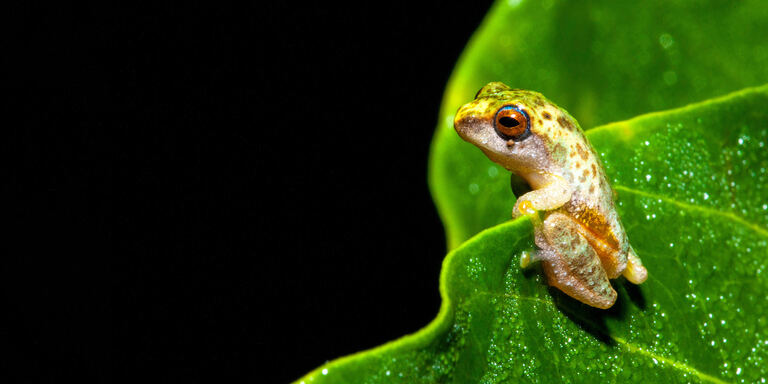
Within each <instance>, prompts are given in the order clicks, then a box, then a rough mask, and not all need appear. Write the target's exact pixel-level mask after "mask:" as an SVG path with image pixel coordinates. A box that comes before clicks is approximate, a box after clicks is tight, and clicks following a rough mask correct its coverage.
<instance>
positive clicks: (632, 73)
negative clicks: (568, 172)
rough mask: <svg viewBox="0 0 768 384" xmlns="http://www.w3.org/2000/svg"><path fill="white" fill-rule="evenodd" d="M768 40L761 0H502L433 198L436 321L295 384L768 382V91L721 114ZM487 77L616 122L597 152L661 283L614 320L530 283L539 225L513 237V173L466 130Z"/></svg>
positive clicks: (451, 107)
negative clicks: (441, 251) (445, 249)
mask: <svg viewBox="0 0 768 384" xmlns="http://www.w3.org/2000/svg"><path fill="white" fill-rule="evenodd" d="M766 28H768V7H766V6H765V5H764V4H763V2H761V1H759V0H749V1H740V2H732V1H709V2H689V1H686V2H678V1H654V2H634V3H631V2H630V3H628V2H616V1H610V0H602V1H594V2H589V4H586V3H583V2H572V1H571V2H567V1H557V0H542V1H530V0H507V1H499V2H497V3H496V4H495V5H494V7H493V9H492V10H491V12H490V13H489V15H488V16H487V17H486V20H485V21H484V23H483V25H482V26H481V27H480V29H479V30H478V31H477V32H476V34H475V35H474V37H473V38H472V40H471V42H470V44H469V45H468V47H467V48H466V50H465V52H464V54H463V56H462V58H461V59H460V61H459V63H458V65H457V67H456V70H455V71H454V74H453V76H452V78H451V80H450V82H449V84H448V88H447V90H446V94H445V98H444V100H443V107H442V111H441V116H440V120H439V124H438V128H437V131H436V134H435V138H434V140H433V143H432V152H431V158H430V173H429V180H430V187H431V189H432V193H433V197H434V199H435V202H436V204H437V207H438V211H439V212H440V215H441V217H442V219H443V223H444V225H445V228H446V232H447V238H448V243H449V244H448V245H449V247H450V248H451V249H453V250H452V251H451V252H450V253H449V255H448V256H447V257H446V259H445V261H444V263H443V269H442V271H441V283H440V291H441V294H442V297H443V304H442V307H441V310H440V313H439V314H438V316H437V318H436V319H435V320H434V321H433V322H432V323H430V324H429V325H428V326H427V327H425V328H424V329H422V330H421V331H419V332H417V333H415V334H413V335H409V336H406V337H403V338H402V339H399V340H396V341H394V342H391V343H389V344H386V345H383V346H381V347H378V348H375V349H372V350H369V351H365V352H361V353H358V354H355V355H352V356H348V357H344V358H341V359H338V360H335V361H332V362H330V363H328V364H325V365H324V366H321V367H319V368H318V369H316V370H314V371H312V372H310V373H309V374H308V375H307V376H305V377H304V378H302V379H299V380H298V381H297V382H306V383H309V382H312V383H384V382H411V383H413V382H418V383H434V382H446V383H468V382H481V383H499V382H516V381H531V382H560V381H573V382H590V381H591V382H619V381H621V382H624V381H628V382H761V381H762V380H763V379H765V380H768V369H766V368H763V367H764V366H767V365H768V362H766V360H768V320H767V319H766V318H767V317H768V316H766V312H767V311H768V308H766V305H765V302H766V301H768V280H767V279H766V276H765V274H766V264H768V229H767V228H768V190H767V189H768V179H767V177H768V176H766V174H767V172H768V171H767V170H768V152H767V151H766V150H768V86H762V87H760V88H755V89H745V90H743V91H740V92H738V93H736V94H732V95H729V96H726V97H724V98H719V99H712V98H716V97H721V95H725V94H727V93H728V92H732V91H737V90H740V89H744V88H746V87H750V86H759V85H761V84H765V83H768V39H765V30H766ZM489 81H503V82H505V83H507V84H508V85H510V86H513V87H517V88H527V89H532V90H536V91H539V92H542V93H543V94H544V95H546V96H547V97H548V98H549V99H550V100H552V101H554V102H555V103H557V104H558V105H560V106H562V107H564V108H565V109H567V110H568V111H569V112H570V113H571V114H572V115H573V116H574V117H576V119H577V120H579V122H580V123H581V125H582V127H584V128H589V127H593V126H596V125H602V126H599V127H597V128H594V129H592V130H589V131H588V133H587V136H588V138H589V139H590V141H592V143H593V145H594V147H595V148H596V150H597V151H598V153H599V154H600V155H601V157H602V160H603V163H604V165H605V167H606V171H607V174H608V176H609V177H610V179H611V181H612V184H613V186H614V189H615V190H616V192H617V203H618V206H617V208H618V210H619V213H620V215H621V217H622V220H623V222H624V225H625V227H626V229H627V232H628V235H629V239H630V241H631V243H632V245H633V246H634V248H635V249H636V250H637V252H638V254H639V255H640V257H641V258H642V259H643V261H644V263H645V265H646V267H647V268H648V270H649V273H650V277H649V279H648V281H647V282H646V283H644V284H643V285H641V286H634V285H632V284H629V283H627V282H626V281H625V280H623V279H618V280H614V281H613V284H614V287H615V288H616V290H617V292H618V293H619V298H618V300H617V303H616V304H615V306H614V307H613V308H611V309H610V310H607V311H603V310H598V309H594V308H591V307H588V306H585V305H583V304H581V303H579V302H576V301H574V300H573V299H571V298H570V297H568V296H565V295H564V294H562V293H560V292H559V291H557V290H555V289H552V288H548V287H547V286H546V283H545V281H544V279H543V277H542V275H541V271H540V270H539V268H538V267H534V268H532V269H529V270H525V271H523V270H521V269H520V268H519V264H518V262H519V257H520V255H521V253H522V252H525V251H531V247H532V246H533V241H532V238H531V237H532V234H531V226H530V223H529V222H528V221H527V220H525V219H522V220H516V221H508V220H509V218H510V212H511V209H512V205H513V204H514V196H513V195H512V193H511V191H510V188H509V176H508V173H507V171H505V170H503V169H501V168H500V167H498V166H496V165H494V164H493V163H491V162H490V161H489V160H488V159H487V158H485V156H484V155H483V154H482V153H481V152H480V151H479V150H477V149H476V148H475V147H473V146H472V145H470V144H467V143H465V142H463V141H461V140H460V139H459V138H458V136H457V135H456V133H455V132H454V131H453V127H452V120H453V114H454V112H455V111H456V110H457V108H458V107H459V106H460V105H461V104H463V103H466V102H467V101H469V100H471V98H472V96H473V95H474V93H475V92H476V91H477V90H478V89H479V88H480V87H481V86H482V85H484V84H485V83H487V82H489ZM707 99H711V100H709V101H705V102H703V103H700V104H696V105H692V106H689V107H684V108H681V107H683V106H685V105H687V104H690V103H693V102H698V101H701V100H707ZM670 108H679V109H675V110H671V111H667V112H660V113H650V114H646V113H649V112H653V111H659V110H663V109H670ZM641 114H645V115H641ZM637 115H641V116H639V117H637V118H633V119H630V120H625V121H622V122H619V123H614V124H607V123H609V122H611V121H618V120H623V119H629V118H631V117H633V116H637Z"/></svg>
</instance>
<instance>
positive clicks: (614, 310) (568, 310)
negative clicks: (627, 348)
mask: <svg viewBox="0 0 768 384" xmlns="http://www.w3.org/2000/svg"><path fill="white" fill-rule="evenodd" d="M611 283H612V285H613V286H614V289H616V291H617V293H618V294H619V295H618V297H617V298H616V303H614V304H613V306H612V307H611V308H608V309H599V308H594V307H591V306H589V305H587V304H584V303H582V302H580V301H578V300H575V299H573V298H572V297H570V296H568V295H566V294H564V293H563V292H562V291H560V290H559V289H557V288H554V287H549V294H550V295H551V296H552V299H553V300H554V302H555V306H556V307H557V309H558V310H559V311H560V312H561V313H562V314H564V315H565V316H567V317H568V318H569V319H570V320H571V321H573V322H574V323H576V324H577V325H578V326H579V327H581V328H582V329H583V330H585V331H586V332H588V333H590V334H591V335H592V336H594V337H595V339H597V340H599V341H600V342H602V343H603V344H605V345H608V346H615V345H616V341H615V340H614V339H613V338H612V337H611V335H610V330H609V329H608V327H607V325H606V320H607V319H609V318H612V319H616V320H618V321H626V320H627V314H628V309H629V308H628V303H629V302H632V303H633V304H634V305H636V306H637V307H638V308H639V309H640V310H641V311H643V310H645V308H646V302H645V297H644V296H643V293H642V291H641V290H640V289H639V288H638V287H637V286H636V285H634V284H632V283H630V282H628V281H627V280H626V279H624V278H619V279H617V280H613V281H612V282H611Z"/></svg>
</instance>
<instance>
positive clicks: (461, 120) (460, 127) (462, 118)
mask: <svg viewBox="0 0 768 384" xmlns="http://www.w3.org/2000/svg"><path fill="white" fill-rule="evenodd" d="M468 109H469V108H468V106H467V105H463V106H462V107H461V108H459V110H458V111H457V112H456V116H455V117H454V118H453V129H455V130H456V133H458V134H459V136H461V138H462V139H464V140H467V139H468V137H469V135H470V133H471V131H472V130H473V128H472V127H474V126H476V125H477V120H478V118H477V117H475V116H474V115H473V114H472V113H470V112H469V111H468Z"/></svg>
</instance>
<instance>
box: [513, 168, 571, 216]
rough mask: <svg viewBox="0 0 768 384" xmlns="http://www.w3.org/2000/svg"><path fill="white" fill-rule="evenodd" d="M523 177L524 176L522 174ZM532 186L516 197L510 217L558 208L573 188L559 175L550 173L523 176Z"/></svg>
mask: <svg viewBox="0 0 768 384" xmlns="http://www.w3.org/2000/svg"><path fill="white" fill-rule="evenodd" d="M524 177H525V176H524ZM525 178H526V179H527V180H529V182H531V181H533V182H532V183H531V184H536V185H532V187H534V190H533V191H530V192H528V193H526V194H524V195H522V196H520V197H518V199H517V202H515V206H514V207H513V208H512V217H513V218H518V217H520V216H521V215H526V216H533V215H535V214H536V211H549V210H552V209H556V208H560V207H562V206H563V204H565V203H567V202H568V200H570V199H571V195H572V194H573V188H572V187H571V186H570V185H569V184H568V182H566V181H565V179H563V178H562V177H560V176H557V175H552V174H537V175H534V176H533V177H532V175H528V177H525Z"/></svg>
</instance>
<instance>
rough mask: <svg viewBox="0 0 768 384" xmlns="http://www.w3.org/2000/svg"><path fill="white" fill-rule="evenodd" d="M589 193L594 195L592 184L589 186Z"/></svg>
mask: <svg viewBox="0 0 768 384" xmlns="http://www.w3.org/2000/svg"><path fill="white" fill-rule="evenodd" d="M589 193H595V185H594V184H592V185H590V186H589Z"/></svg>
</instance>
